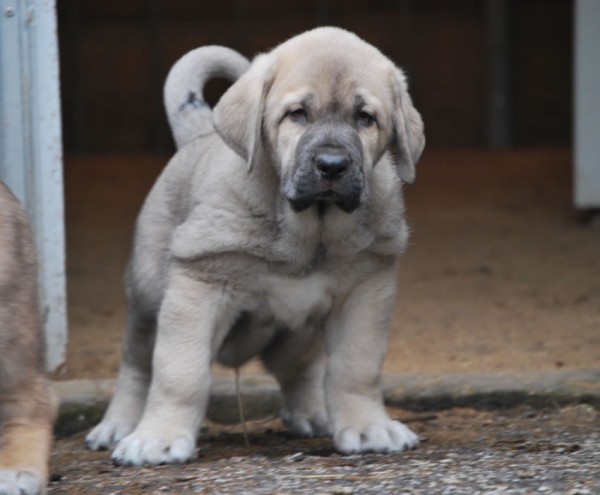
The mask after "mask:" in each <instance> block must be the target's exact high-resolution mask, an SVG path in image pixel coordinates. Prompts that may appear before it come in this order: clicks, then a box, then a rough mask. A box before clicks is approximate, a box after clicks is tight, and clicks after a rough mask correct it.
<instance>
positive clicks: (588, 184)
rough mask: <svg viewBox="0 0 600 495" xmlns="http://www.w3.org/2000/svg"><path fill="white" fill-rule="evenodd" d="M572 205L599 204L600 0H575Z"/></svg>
mask: <svg viewBox="0 0 600 495" xmlns="http://www.w3.org/2000/svg"><path fill="white" fill-rule="evenodd" d="M574 59H575V67H574V75H575V81H574V88H575V101H574V103H575V105H574V108H575V116H574V159H575V178H574V179H575V180H574V186H575V207H576V208H579V209H582V210H590V209H598V208H600V1H598V0H576V3H575V57H574Z"/></svg>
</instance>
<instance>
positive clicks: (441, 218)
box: [60, 149, 600, 379]
mask: <svg viewBox="0 0 600 495" xmlns="http://www.w3.org/2000/svg"><path fill="white" fill-rule="evenodd" d="M164 164H165V158H164V157H156V156H119V157H74V156H70V157H67V160H66V169H65V170H66V174H65V176H66V215H67V254H68V261H67V271H68V298H69V324H70V335H69V349H68V366H67V369H66V370H63V374H62V375H61V376H60V378H65V379H67V378H108V377H114V376H115V374H116V371H117V368H118V363H119V359H120V355H119V354H120V340H121V335H122V332H123V327H124V319H125V306H124V297H123V286H122V276H123V271H124V268H125V265H126V262H127V257H128V254H129V249H130V243H131V237H132V230H133V222H134V219H135V216H136V214H137V212H138V210H139V207H140V205H141V202H142V201H143V198H144V196H145V194H146V192H147V191H148V189H149V188H150V187H151V185H152V183H153V181H154V179H155V177H156V176H157V175H158V173H160V170H161V169H162V168H163V166H164ZM406 196H407V212H408V216H409V218H410V223H411V225H412V228H413V235H412V240H411V246H410V248H409V250H408V252H407V254H406V255H405V256H404V257H403V258H402V262H401V272H400V275H399V277H400V278H399V281H400V289H399V293H398V299H397V304H396V307H395V312H394V319H393V322H392V327H391V332H390V344H389V352H388V356H387V359H386V362H385V369H386V370H387V371H398V372H431V373H433V372H450V371H472V372H480V371H497V370H507V369H520V370H530V369H556V368H571V369H576V368H577V369H584V368H585V369H589V368H598V367H599V366H600V277H599V274H600V228H594V227H590V226H589V225H584V224H582V223H580V222H578V221H577V215H576V214H575V212H574V210H573V208H572V203H571V155H570V151H569V150H566V149H536V150H515V151H508V152H490V151H478V150H460V151H458V150H456V151H441V150H430V151H426V152H425V154H424V156H423V159H422V161H421V162H420V163H419V165H418V173H417V181H416V184H415V185H414V186H412V187H409V188H407V189H406ZM257 367H258V365H257V364H251V365H250V366H249V370H251V371H255V370H256V369H257Z"/></svg>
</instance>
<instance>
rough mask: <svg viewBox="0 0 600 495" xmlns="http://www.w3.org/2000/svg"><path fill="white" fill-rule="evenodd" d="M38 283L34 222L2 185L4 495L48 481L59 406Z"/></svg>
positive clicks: (0, 455) (0, 453) (39, 488)
mask: <svg viewBox="0 0 600 495" xmlns="http://www.w3.org/2000/svg"><path fill="white" fill-rule="evenodd" d="M36 277H37V272H36V256H35V246H34V243H33V237H32V234H31V230H30V227H29V222H28V220H27V217H26V215H25V212H24V211H23V209H22V208H21V205H19V203H18V201H17V200H16V198H15V197H14V196H13V195H12V193H11V192H10V191H9V190H8V188H7V187H6V186H5V185H4V184H3V183H2V182H0V493H5V492H6V493H13V492H15V490H16V492H18V490H21V491H20V493H23V494H37V493H45V485H46V479H47V476H48V467H47V464H48V457H49V454H50V445H51V439H52V423H53V420H54V413H55V408H56V406H55V403H54V396H53V395H52V392H51V391H50V388H49V384H48V381H47V380H46V377H45V375H44V359H43V353H44V346H43V339H42V335H41V325H40V317H39V310H38V300H37V289H36V281H37V278H36ZM3 490H4V491H3Z"/></svg>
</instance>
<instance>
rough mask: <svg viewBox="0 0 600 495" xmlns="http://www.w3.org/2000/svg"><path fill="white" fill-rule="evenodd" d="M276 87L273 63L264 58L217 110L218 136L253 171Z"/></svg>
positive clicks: (232, 90) (244, 76)
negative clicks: (271, 92) (266, 111)
mask: <svg viewBox="0 0 600 495" xmlns="http://www.w3.org/2000/svg"><path fill="white" fill-rule="evenodd" d="M271 85H272V77H271V63H270V60H269V58H268V56H267V55H260V56H258V57H257V58H256V59H254V61H253V62H252V65H251V66H250V68H249V69H248V71H247V72H245V73H244V74H242V76H241V77H240V78H239V79H238V80H237V81H236V82H235V83H234V84H233V85H232V86H231V87H230V88H229V89H228V90H227V91H226V92H225V94H224V95H223V96H222V97H221V99H220V100H219V102H218V103H217V105H216V106H215V108H214V110H213V117H214V124H215V128H216V130H217V132H218V133H219V135H220V136H221V137H222V138H223V140H224V141H225V142H226V143H227V144H228V145H229V146H230V147H231V148H233V150H234V151H235V152H236V153H237V154H238V155H240V156H241V157H242V158H244V159H245V160H246V162H247V163H248V172H251V171H252V167H253V165H254V161H255V159H256V155H257V153H258V150H259V146H260V144H261V141H262V121H263V114H264V107H265V100H266V98H267V94H268V92H269V89H270V88H271Z"/></svg>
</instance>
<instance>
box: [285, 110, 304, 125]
mask: <svg viewBox="0 0 600 495" xmlns="http://www.w3.org/2000/svg"><path fill="white" fill-rule="evenodd" d="M288 116H289V117H290V119H291V120H292V122H296V123H297V124H305V123H306V121H307V120H308V116H307V114H306V110H304V108H296V109H295V110H290V111H289V112H288Z"/></svg>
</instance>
